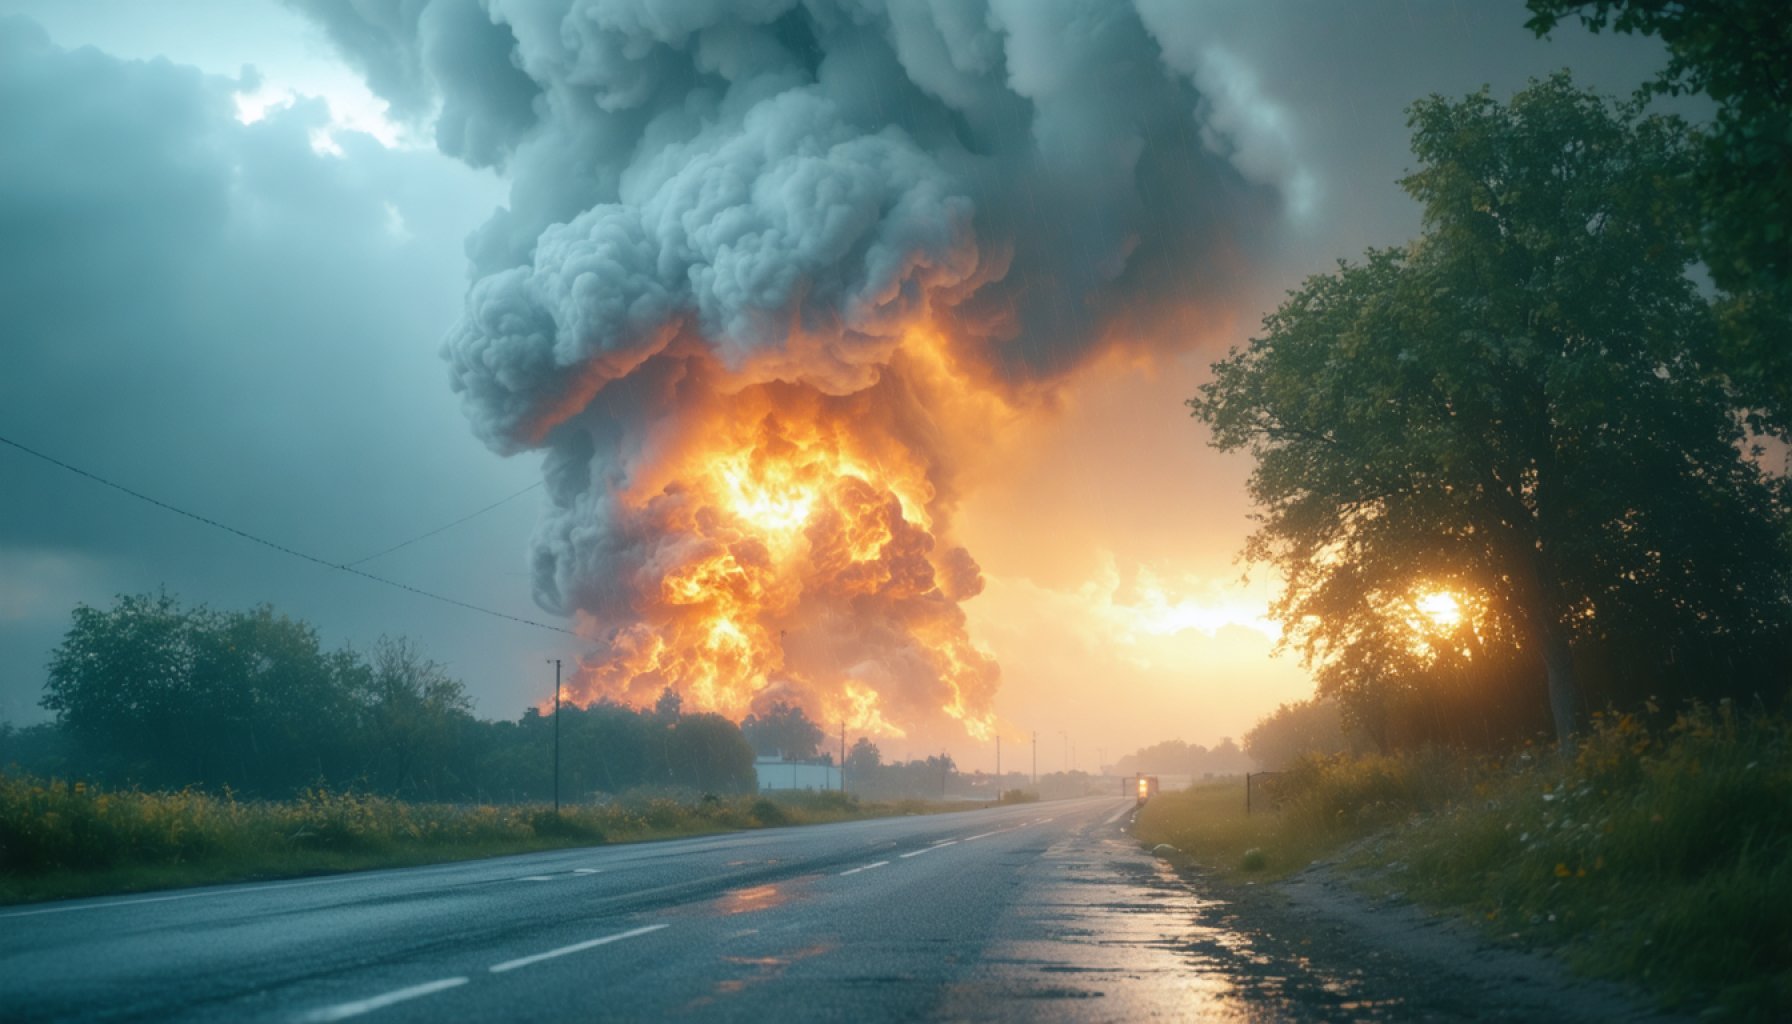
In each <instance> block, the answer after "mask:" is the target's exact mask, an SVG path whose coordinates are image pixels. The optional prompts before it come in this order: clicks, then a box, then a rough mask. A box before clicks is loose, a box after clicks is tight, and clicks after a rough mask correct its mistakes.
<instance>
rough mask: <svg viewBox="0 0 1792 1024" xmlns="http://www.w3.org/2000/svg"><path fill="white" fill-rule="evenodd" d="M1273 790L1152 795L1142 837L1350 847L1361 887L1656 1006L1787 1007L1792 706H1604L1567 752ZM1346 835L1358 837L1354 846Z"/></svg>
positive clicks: (1224, 863)
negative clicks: (1273, 797) (1550, 952)
mask: <svg viewBox="0 0 1792 1024" xmlns="http://www.w3.org/2000/svg"><path fill="white" fill-rule="evenodd" d="M1276 784H1277V785H1278V786H1279V787H1280V796H1281V808H1280V810H1279V811H1276V812H1274V813H1270V814H1257V815H1251V816H1250V817H1248V818H1247V817H1246V816H1245V814H1244V800H1243V789H1242V786H1241V785H1239V784H1233V785H1230V786H1225V787H1219V786H1213V787H1203V788H1200V789H1195V790H1190V791H1187V792H1185V793H1171V794H1164V795H1162V796H1160V797H1158V798H1155V799H1153V800H1152V802H1151V804H1149V805H1148V806H1147V807H1146V809H1145V811H1144V812H1143V813H1141V815H1140V817H1139V822H1138V826H1137V835H1138V836H1139V838H1140V840H1141V841H1143V842H1145V843H1146V844H1147V845H1154V844H1156V843H1170V844H1172V845H1174V846H1177V847H1179V848H1180V849H1181V850H1182V851H1184V852H1185V854H1186V855H1187V857H1188V858H1189V859H1191V860H1193V861H1194V862H1196V863H1198V864H1200V865H1201V866H1202V867H1204V868H1208V869H1210V870H1214V871H1217V872H1218V873H1219V874H1220V875H1221V876H1222V877H1223V878H1227V879H1230V880H1241V879H1247V878H1258V879H1261V878H1275V877H1280V876H1282V875H1286V874H1288V873H1290V872H1292V871H1296V870H1299V869H1300V868H1302V867H1304V866H1305V865H1307V864H1308V863H1310V862H1311V861H1312V860H1314V859H1317V858H1319V857H1323V856H1327V855H1335V854H1338V853H1340V852H1341V851H1344V850H1345V848H1346V847H1349V848H1350V851H1351V852H1349V853H1348V854H1346V855H1345V860H1344V867H1345V868H1346V870H1347V871H1349V872H1351V873H1352V874H1353V875H1354V877H1355V878H1356V879H1357V880H1358V881H1360V882H1361V883H1362V884H1363V885H1364V886H1365V887H1368V888H1379V889H1381V890H1383V891H1398V892H1400V893H1403V894H1405V895H1406V896H1409V897H1411V898H1413V899H1415V900H1417V901H1418V902H1420V903H1421V904H1424V905H1427V906H1430V907H1433V908H1436V909H1439V910H1443V911H1445V912H1448V913H1454V914H1457V915H1459V916H1462V917H1465V918H1468V919H1470V920H1472V921H1474V922H1475V923H1476V924H1478V925H1479V926H1481V927H1482V928H1484V929H1485V930H1486V931H1487V932H1488V933H1489V934H1490V935H1492V936H1493V937H1495V938H1497V939H1499V940H1501V941H1506V942H1512V943H1517V944H1523V945H1529V946H1541V947H1546V948H1552V949H1559V950H1561V951H1562V952H1563V953H1564V955H1566V957H1567V958H1568V960H1569V962H1570V963H1571V964H1573V965H1574V966H1575V967H1576V968H1577V969H1580V970H1582V971H1584V972H1586V973H1589V974H1593V975H1597V976H1602V977H1610V978H1618V979H1623V980H1628V981H1632V982H1637V983H1640V984H1642V985H1643V986H1644V987H1646V988H1647V989H1649V990H1650V991H1652V992H1653V993H1654V994H1655V995H1656V996H1657V997H1658V998H1660V999H1661V1000H1662V1001H1663V1002H1664V1003H1665V1004H1667V1005H1670V1006H1679V1007H1682V1008H1703V1007H1706V1006H1713V1007H1715V1008H1717V1009H1718V1010H1720V1011H1721V1012H1723V1013H1724V1014H1725V1015H1726V1016H1730V1017H1733V1018H1738V1019H1763V1020H1767V1019H1781V1020H1783V1019H1792V724H1789V723H1788V722H1787V720H1786V719H1785V718H1782V717H1778V716H1756V717H1750V718H1744V717H1742V716H1739V715H1737V714H1735V713H1733V712H1732V711H1731V710H1730V709H1729V708H1727V707H1720V708H1716V709H1704V708H1701V709H1695V710H1693V711H1691V712H1688V713H1687V714H1683V715H1681V716H1679V717H1678V718H1677V719H1675V720H1674V721H1673V722H1672V723H1671V724H1668V725H1664V726H1661V727H1658V728H1654V729H1651V728H1649V727H1647V726H1645V725H1644V724H1643V722H1642V721H1640V720H1639V719H1637V718H1634V717H1631V716H1627V715H1618V716H1600V717H1599V718H1598V719H1596V720H1595V723H1594V726H1593V729H1592V731H1591V734H1590V735H1589V736H1588V737H1587V739H1586V740H1585V742H1584V743H1583V744H1582V745H1581V747H1580V749H1579V750H1578V752H1577V753H1576V754H1575V755H1574V756H1573V757H1562V756H1558V755H1555V754H1553V753H1543V752H1540V751H1531V750H1527V751H1519V752H1516V753H1514V754H1513V755H1512V756H1511V757H1509V758H1505V759H1497V760H1485V759H1474V758H1470V757H1467V756H1463V755H1456V754H1448V753H1438V752H1428V753H1419V754H1411V755H1405V756H1399V757H1368V758H1358V759H1350V760H1324V761H1318V760H1316V761H1308V762H1305V763H1303V764H1301V765H1299V766H1297V768H1295V769H1294V770H1292V771H1290V772H1288V773H1285V774H1284V775H1282V776H1281V777H1279V778H1278V779H1277V780H1276ZM1352 844H1354V845H1352Z"/></svg>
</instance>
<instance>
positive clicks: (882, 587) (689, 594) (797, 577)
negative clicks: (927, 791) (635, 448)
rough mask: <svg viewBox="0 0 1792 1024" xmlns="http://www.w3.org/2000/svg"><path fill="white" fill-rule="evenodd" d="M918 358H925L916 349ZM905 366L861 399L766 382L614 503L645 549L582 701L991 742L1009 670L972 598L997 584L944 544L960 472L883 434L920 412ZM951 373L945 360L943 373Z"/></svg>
mask: <svg viewBox="0 0 1792 1024" xmlns="http://www.w3.org/2000/svg"><path fill="white" fill-rule="evenodd" d="M910 344H924V342H919V341H915V342H911V343H910ZM922 365H925V364H920V363H917V362H916V361H915V360H908V359H903V358H900V357H898V358H895V359H893V360H892V364H891V372H890V373H889V374H887V375H886V377H885V379H884V380H882V381H880V382H879V384H877V385H876V386H873V387H871V388H868V389H865V390H863V391H860V392H857V393H855V394H852V395H846V396H828V395H824V394H821V393H819V392H817V391H815V390H814V389H810V388H803V387H801V386H797V385H790V384H783V383H776V382H773V383H766V384H760V385H755V386H752V387H748V388H745V389H743V390H741V391H739V392H737V393H735V394H732V395H727V396H725V397H718V398H717V399H715V400H714V401H713V402H712V403H710V407H709V408H706V409H703V410H701V411H694V412H693V413H692V414H691V415H689V416H688V418H686V419H685V420H683V421H682V422H681V423H679V424H678V425H677V430H676V434H677V436H676V437H674V438H668V439H667V440H666V442H665V445H666V448H665V449H662V450H660V451H658V452H657V457H656V459H655V460H654V461H653V463H652V464H651V465H650V466H648V467H644V472H643V473H642V476H641V478H640V479H639V480H638V481H635V482H633V485H632V486H628V487H625V488H622V489H621V490H619V492H618V493H617V494H616V497H615V502H614V506H613V515H614V516H615V518H614V519H613V520H612V522H613V523H614V524H615V525H614V526H613V528H614V529H618V530H619V532H620V533H622V534H624V535H626V536H629V537H632V538H637V545H636V546H635V547H633V548H632V549H631V550H632V551H633V553H634V554H635V556H636V557H635V558H634V559H632V564H631V565H630V568H631V569H632V576H631V577H630V578H629V579H628V580H627V581H626V583H625V585H624V586H622V587H621V588H620V590H619V591H618V592H617V593H616V596H617V597H618V598H619V600H617V601H616V602H614V604H613V605H606V606H605V607H604V608H603V609H602V610H600V611H598V612H597V613H596V614H587V615H586V616H584V617H583V618H582V619H581V626H582V631H583V632H585V633H586V634H587V635H590V636H593V637H595V638H599V639H601V640H602V642H603V646H602V648H601V649H600V650H598V651H596V652H594V653H593V654H592V655H591V656H590V657H588V658H587V659H585V661H584V662H583V664H582V665H581V667H580V670H579V672H578V673H577V674H576V675H575V678H574V681H573V694H574V697H575V699H579V700H592V699H597V698H601V697H611V698H616V699H621V700H624V701H628V702H630V703H636V704H642V703H651V702H652V701H653V699H654V698H655V697H657V696H658V695H659V693H660V692H661V691H662V690H663V689H665V688H667V687H670V688H672V689H674V690H676V691H678V692H679V693H680V694H681V695H683V696H684V698H685V699H686V701H687V702H690V703H691V704H693V705H694V706H696V707H700V708H703V709H707V710H716V711H720V712H722V713H724V714H727V715H730V716H733V717H736V718H738V717H741V716H744V715H746V714H747V713H748V712H750V711H751V710H753V709H754V708H755V707H756V706H762V705H763V703H764V702H765V701H768V700H772V699H781V700H785V701H788V702H790V703H794V704H798V705H800V706H802V707H804V708H805V709H806V710H807V711H808V712H809V713H810V715H811V717H814V718H817V719H818V720H820V721H825V722H844V723H846V725H847V726H848V727H849V728H851V729H853V730H855V731H857V732H860V733H868V734H871V735H882V736H901V735H904V734H905V730H904V729H902V728H901V727H900V726H898V725H896V724H895V722H894V721H892V720H891V717H890V716H894V717H895V718H896V719H897V720H902V721H911V722H912V721H924V720H927V719H929V718H938V717H939V716H941V715H944V716H946V717H948V718H950V719H952V720H953V721H955V722H956V723H958V724H959V725H960V726H962V728H963V730H964V731H965V732H967V733H969V734H970V735H971V736H974V737H978V738H982V737H984V736H986V735H987V734H988V731H989V729H990V727H991V725H992V722H993V713H992V710H991V706H990V704H991V697H992V696H993V695H994V692H995V687H996V683H997V679H998V676H999V671H998V669H997V666H996V664H995V662H994V661H993V660H992V659H991V658H990V657H989V656H988V655H986V654H984V653H983V652H982V651H979V650H978V649H977V648H976V646H975V645H974V644H972V643H971V641H970V638H969V637H968V636H967V635H966V632H965V625H964V615H963V613H962V611H960V609H959V607H958V602H959V601H961V600H963V599H964V598H967V597H970V596H972V595H974V594H975V593H976V592H977V591H978V590H980V589H981V587H982V580H981V578H980V576H979V574H978V570H977V566H976V563H975V561H973V560H972V558H971V556H970V555H969V553H968V552H966V551H965V550H964V549H963V548H961V547H955V546H951V545H950V544H948V543H945V542H943V541H942V539H941V538H942V537H944V536H945V535H946V533H945V531H946V527H947V525H948V523H949V520H950V514H951V495H952V493H953V492H952V489H951V488H950V486H949V481H950V477H951V475H952V471H953V468H954V467H953V465H952V463H951V461H950V460H949V459H947V458H946V457H945V453H944V452H928V451H926V450H924V449H921V448H919V447H918V446H916V445H915V444H913V443H912V441H910V440H909V439H908V438H907V437H905V436H903V435H899V434H896V433H893V432H892V431H890V430H889V429H887V427H888V426H889V425H890V424H891V423H892V418H893V416H894V418H896V419H900V418H902V417H903V416H909V415H918V414H925V415H927V416H928V418H929V420H937V419H938V417H939V416H940V414H941V413H944V412H947V411H952V412H956V413H958V414H960V415H963V410H948V409H947V408H945V407H944V406H943V405H936V406H935V410H934V411H932V412H929V413H923V410H921V409H920V407H919V405H918V403H917V402H916V391H917V385H918V384H921V383H925V384H926V385H927V386H928V388H927V390H928V391H929V393H931V394H933V395H934V396H935V397H936V398H938V397H941V396H943V394H944V392H943V390H942V388H943V387H944V386H947V385H948V384H949V382H948V381H945V380H942V379H939V378H937V377H935V378H933V379H929V380H922V379H921V378H922V376H923V375H922V374H921V372H920V369H919V367H920V366H922ZM936 365H937V364H936Z"/></svg>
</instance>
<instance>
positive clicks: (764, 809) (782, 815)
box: [752, 798, 790, 828]
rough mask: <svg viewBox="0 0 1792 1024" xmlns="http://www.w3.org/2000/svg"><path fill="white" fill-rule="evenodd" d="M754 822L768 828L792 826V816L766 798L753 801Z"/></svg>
mask: <svg viewBox="0 0 1792 1024" xmlns="http://www.w3.org/2000/svg"><path fill="white" fill-rule="evenodd" d="M752 814H753V820H754V821H757V822H758V823H759V824H761V825H764V826H766V827H768V828H770V827H775V826H778V825H788V824H790V815H789V813H787V812H786V811H785V810H784V808H782V807H779V806H778V805H777V804H776V803H774V802H772V801H770V800H766V799H764V798H761V799H758V800H755V801H753V807H752Z"/></svg>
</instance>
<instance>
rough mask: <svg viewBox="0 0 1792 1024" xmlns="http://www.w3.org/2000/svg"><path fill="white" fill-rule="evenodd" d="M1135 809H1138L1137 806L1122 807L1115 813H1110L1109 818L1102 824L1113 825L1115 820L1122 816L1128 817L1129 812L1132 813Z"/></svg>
mask: <svg viewBox="0 0 1792 1024" xmlns="http://www.w3.org/2000/svg"><path fill="white" fill-rule="evenodd" d="M1134 810H1136V808H1133V807H1122V808H1120V809H1119V810H1117V811H1115V812H1114V813H1113V814H1110V815H1108V820H1106V821H1104V822H1102V824H1103V825H1112V824H1113V823H1114V822H1116V821H1119V820H1120V819H1121V818H1124V817H1126V816H1127V815H1128V814H1131V813H1132V812H1133V811H1134Z"/></svg>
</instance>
